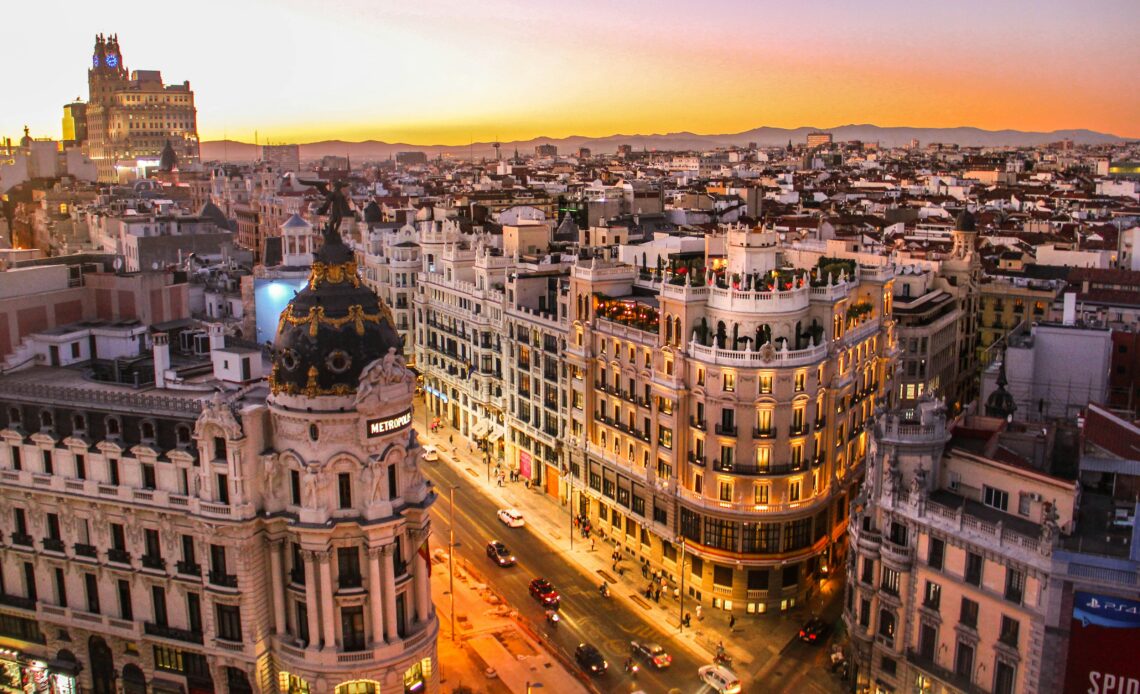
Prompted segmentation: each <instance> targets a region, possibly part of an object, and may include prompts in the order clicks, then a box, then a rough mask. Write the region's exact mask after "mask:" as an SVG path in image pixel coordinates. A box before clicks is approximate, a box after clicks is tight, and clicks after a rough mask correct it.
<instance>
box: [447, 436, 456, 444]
mask: <svg viewBox="0 0 1140 694" xmlns="http://www.w3.org/2000/svg"><path fill="white" fill-rule="evenodd" d="M447 443H448V444H450V445H451V446H452V447H454V446H455V434H452V435H451V436H448V437H447Z"/></svg>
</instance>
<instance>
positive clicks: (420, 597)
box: [412, 530, 431, 622]
mask: <svg viewBox="0 0 1140 694" xmlns="http://www.w3.org/2000/svg"><path fill="white" fill-rule="evenodd" d="M412 537H413V539H414V540H415V542H416V547H415V550H414V551H415V553H416V555H415V559H413V560H412V562H413V566H414V567H415V568H414V571H415V582H416V583H415V593H416V621H417V622H426V621H427V620H428V618H429V617H430V616H431V582H430V580H429V578H430V574H429V572H430V571H431V564H430V563H429V562H430V561H431V558H430V557H429V558H427V559H424V557H423V555H422V554H420V547H422V546H423V542H424V541H425V540H426V539H427V532H426V531H423V530H420V531H417V532H415V533H413V534H412Z"/></svg>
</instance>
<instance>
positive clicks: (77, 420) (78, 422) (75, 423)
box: [71, 414, 87, 432]
mask: <svg viewBox="0 0 1140 694" xmlns="http://www.w3.org/2000/svg"><path fill="white" fill-rule="evenodd" d="M71 427H72V428H73V429H75V430H76V431H78V432H82V431H86V430H87V418H86V417H84V416H83V415H81V414H77V415H75V416H74V417H72V418H71Z"/></svg>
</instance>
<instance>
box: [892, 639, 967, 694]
mask: <svg viewBox="0 0 1140 694" xmlns="http://www.w3.org/2000/svg"><path fill="white" fill-rule="evenodd" d="M906 660H907V662H908V663H910V664H911V665H913V666H914V667H916V668H918V669H919V670H923V671H925V672H928V673H930V674H931V675H932V676H933V677H935V678H937V679H939V680H941V681H943V682H945V683H946V684H949V685H951V686H952V687H954V688H956V689H958V690H959V691H962V692H965V693H966V694H984V692H986V690H985V689H984V688H982V687H979V686H977V685H976V684H974V683H973V682H971V681H970V678H969V677H968V676H965V675H959V674H957V673H956V672H954V671H953V670H949V669H947V668H944V667H942V666H941V665H939V664H938V663H936V662H934V660H933V659H931V658H927V657H926V656H925V655H923V654H922V653H919V652H918V651H916V650H913V649H909V648H908V649H907V651H906Z"/></svg>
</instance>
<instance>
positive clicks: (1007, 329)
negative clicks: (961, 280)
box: [978, 276, 1060, 367]
mask: <svg viewBox="0 0 1140 694" xmlns="http://www.w3.org/2000/svg"><path fill="white" fill-rule="evenodd" d="M1059 290H1060V287H1059V286H1057V285H1056V284H1054V282H1052V281H1037V280H1021V281H1018V280H1015V279H1013V278H1009V277H1002V276H998V277H993V278H990V279H989V281H986V282H982V283H981V284H980V285H979V286H978V307H979V310H980V316H979V321H978V350H979V352H980V354H987V353H988V350H987V348H989V347H991V346H993V345H994V344H997V343H998V342H1000V341H1002V340H1004V339H1005V338H1006V336H1007V335H1009V334H1010V333H1011V332H1013V330H1014V329H1016V328H1017V327H1018V326H1019V325H1022V324H1023V323H1024V324H1025V326H1026V327H1028V326H1030V325H1032V324H1033V323H1040V322H1044V321H1046V320H1049V319H1050V317H1049V312H1050V308H1051V307H1052V306H1053V302H1054V301H1055V300H1056V299H1057V295H1058V292H1059ZM979 358H980V360H981V363H982V366H983V367H985V366H986V365H988V363H989V360H988V359H986V358H984V357H979Z"/></svg>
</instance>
